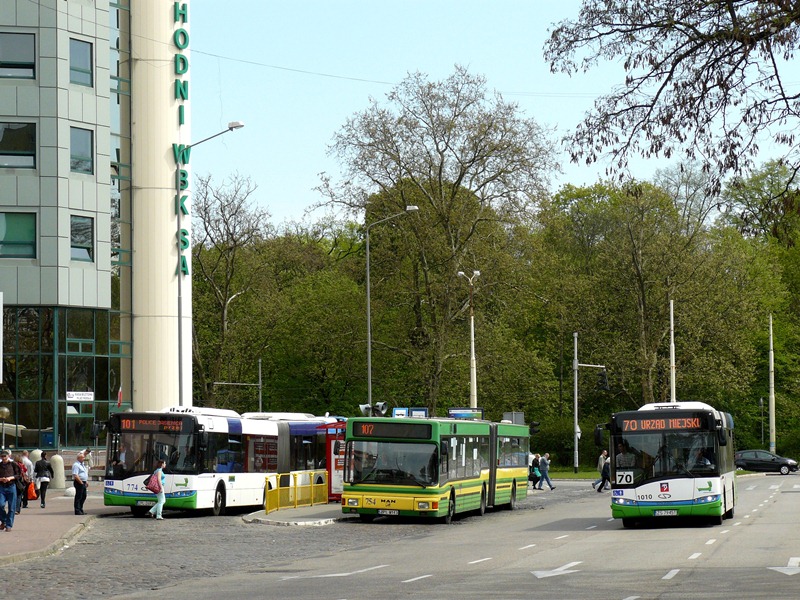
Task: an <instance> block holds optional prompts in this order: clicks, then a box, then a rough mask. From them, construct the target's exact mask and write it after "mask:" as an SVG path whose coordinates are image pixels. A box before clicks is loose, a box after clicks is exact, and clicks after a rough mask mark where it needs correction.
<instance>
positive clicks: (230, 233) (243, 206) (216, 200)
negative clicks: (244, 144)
mask: <svg viewBox="0 0 800 600" xmlns="http://www.w3.org/2000/svg"><path fill="white" fill-rule="evenodd" d="M255 191H256V186H255V185H254V184H253V183H252V182H251V180H250V179H249V178H246V177H241V176H239V175H234V176H233V177H231V178H230V179H229V180H228V181H226V182H223V184H221V185H215V184H214V182H213V180H212V178H211V177H210V176H207V177H200V178H198V181H197V185H196V186H195V193H194V196H193V232H194V236H193V237H194V246H193V249H192V261H193V273H192V283H193V288H194V289H193V301H192V309H193V312H194V315H193V325H194V335H193V344H192V347H193V362H194V369H193V373H194V380H195V385H194V391H193V394H194V395H195V397H196V398H197V400H198V402H199V403H200V404H202V405H206V406H216V405H218V399H221V398H219V397H218V395H215V393H214V382H215V381H222V382H229V383H233V382H236V383H244V381H242V377H243V375H244V373H245V372H246V371H247V370H248V369H247V368H245V367H244V365H245V364H246V363H250V364H251V366H250V367H249V368H250V369H252V366H254V365H255V364H256V362H257V358H258V355H259V352H258V349H259V347H260V345H258V344H256V345H252V341H253V340H252V338H251V336H250V335H247V332H253V331H257V330H259V329H260V328H254V327H253V322H254V321H255V320H256V319H257V318H258V313H259V311H254V310H253V306H252V293H253V289H254V286H255V285H256V283H257V281H258V278H259V275H260V274H261V272H262V270H263V269H264V265H265V261H264V257H263V254H262V251H261V250H262V248H263V243H262V242H263V241H264V240H265V239H266V238H267V237H268V236H269V235H270V228H269V222H268V217H269V215H268V213H267V212H266V211H264V210H263V209H259V208H257V207H254V206H253V199H252V196H253V194H254V193H255ZM245 304H247V305H249V306H247V307H244V306H242V310H237V309H238V308H239V306H240V305H245ZM251 381H252V380H251ZM225 395H226V396H233V397H234V398H235V397H238V396H240V395H241V394H240V390H237V391H235V392H234V391H226V392H225ZM222 405H223V406H225V405H227V403H225V402H223V403H222Z"/></svg>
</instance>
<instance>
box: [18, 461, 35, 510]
mask: <svg viewBox="0 0 800 600" xmlns="http://www.w3.org/2000/svg"><path fill="white" fill-rule="evenodd" d="M14 462H15V463H16V465H17V468H18V469H19V472H20V477H19V479H17V507H16V513H17V514H19V513H20V511H21V510H22V508H27V507H28V484H29V483H30V482H31V477H30V475H29V474H28V468H27V467H26V466H25V463H24V462H22V454H17V455H16V456H14ZM23 505H24V506H23Z"/></svg>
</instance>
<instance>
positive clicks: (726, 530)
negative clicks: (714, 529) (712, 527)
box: [719, 529, 730, 535]
mask: <svg viewBox="0 0 800 600" xmlns="http://www.w3.org/2000/svg"><path fill="white" fill-rule="evenodd" d="M728 532H730V529H723V530H722V531H720V532H719V533H720V535H722V534H723V533H728Z"/></svg>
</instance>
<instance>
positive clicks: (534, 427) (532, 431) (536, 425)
mask: <svg viewBox="0 0 800 600" xmlns="http://www.w3.org/2000/svg"><path fill="white" fill-rule="evenodd" d="M529 431H530V434H531V435H534V434H536V433H539V421H531V427H530V430H529Z"/></svg>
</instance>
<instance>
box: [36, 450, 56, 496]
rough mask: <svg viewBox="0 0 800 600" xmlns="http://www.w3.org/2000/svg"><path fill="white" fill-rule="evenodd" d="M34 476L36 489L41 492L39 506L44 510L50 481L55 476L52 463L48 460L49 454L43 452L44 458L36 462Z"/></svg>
mask: <svg viewBox="0 0 800 600" xmlns="http://www.w3.org/2000/svg"><path fill="white" fill-rule="evenodd" d="M33 474H34V475H35V476H36V488H37V489H38V490H39V505H40V506H41V507H42V508H44V505H45V499H46V498H47V488H48V486H49V485H50V479H52V478H53V477H54V476H55V473H53V467H52V466H51V465H50V461H49V460H47V452H42V457H41V458H40V459H39V460H37V461H36V465H34V467H33Z"/></svg>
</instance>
